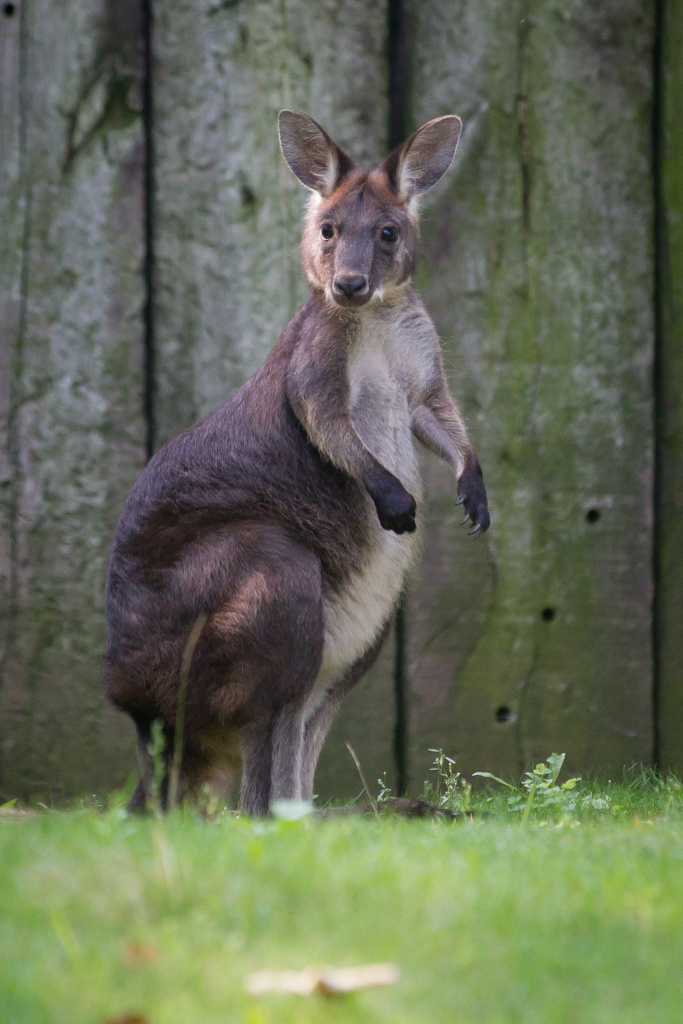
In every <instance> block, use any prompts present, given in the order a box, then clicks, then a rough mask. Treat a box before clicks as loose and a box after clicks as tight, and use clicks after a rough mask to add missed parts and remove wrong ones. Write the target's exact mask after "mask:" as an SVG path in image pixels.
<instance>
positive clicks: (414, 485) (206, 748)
mask: <svg viewBox="0 0 683 1024" xmlns="http://www.w3.org/2000/svg"><path fill="white" fill-rule="evenodd" d="M460 130H461V121H460V119H459V118H458V117H455V116H446V117H438V118H436V119H435V120H433V121H429V122H428V123H427V124H425V125H424V126H423V127H422V128H420V129H419V130H418V131H416V132H415V133H414V135H412V136H411V137H410V138H409V139H408V140H407V142H405V143H404V144H403V145H401V146H399V147H398V148H397V149H396V150H395V151H394V152H392V153H391V154H390V156H388V157H387V159H386V160H385V161H384V163H382V164H381V165H380V166H379V167H377V168H375V169H374V170H372V171H370V172H368V171H365V170H363V169H361V168H360V167H359V166H357V165H356V164H355V163H354V161H353V160H352V159H351V158H350V157H349V156H348V155H347V154H346V153H344V152H343V151H342V150H341V149H340V148H339V146H337V145H336V143H335V142H333V140H332V139H331V138H330V136H329V135H328V134H327V133H326V132H325V131H324V130H323V129H322V128H321V127H320V125H319V124H317V122H316V121H314V120H313V119H312V118H311V117H308V116H307V115H305V114H302V113H299V112H296V111H292V110H283V111H281V113H280V115H279V134H280V145H281V149H282V154H283V156H284V159H285V160H286V162H287V164H288V165H289V167H290V169H291V170H292V171H293V173H294V174H295V175H296V177H297V178H298V179H299V181H300V182H301V183H302V184H303V185H304V186H305V187H306V188H307V189H308V190H309V191H310V200H309V203H308V209H307V213H306V217H305V223H304V230H303V241H302V246H301V253H302V265H303V272H304V274H305V276H306V279H307V281H308V283H309V284H310V288H311V291H310V295H309V298H308V301H307V302H306V304H305V305H304V306H303V308H302V309H300V310H299V311H298V312H297V313H296V314H295V316H294V317H293V319H292V320H291V321H290V322H289V323H288V324H287V326H286V327H285V329H284V331H283V333H282V335H281V336H280V338H279V340H278V341H277V343H276V345H275V347H274V348H273V350H272V352H271V353H270V355H269V356H268V358H267V359H266V361H265V363H264V364H263V365H262V366H261V368H260V369H259V370H257V372H256V373H255V374H254V375H253V377H251V379H250V380H248V381H247V382H246V384H244V385H243V386H242V387H241V388H240V389H239V390H238V391H237V392H236V393H235V394H234V395H233V396H232V398H231V399H230V400H229V401H228V402H226V403H225V404H224V405H222V406H220V407H219V408H218V409H217V410H216V411H215V412H213V413H212V414H211V415H209V416H207V417H206V418H205V419H203V420H201V421H200V422H199V423H197V424H196V425H195V426H193V427H192V428H190V429H189V430H186V431H185V432H184V433H183V434H180V436H179V437H176V438H175V439H174V440H172V441H170V442H169V443H168V444H167V445H165V446H164V447H163V448H161V449H160V450H159V451H158V452H157V453H156V454H155V455H154V456H153V458H152V459H151V460H150V462H149V463H148V465H147V467H146V468H145V469H144V471H143V472H142V474H141V476H140V477H139V479H138V481H137V483H136V484H135V486H134V487H133V490H132V493H131V494H130V496H129V498H128V500H127V502H126V504H125V507H124V510H123V513H122V515H121V518H120V521H119V523H118V527H117V530H116V536H115V540H114V545H113V549H112V553H111V560H110V565H109V573H108V578H107V595H106V603H107V618H108V650H107V654H106V658H105V666H104V679H105V687H106V692H107V695H108V697H109V699H110V700H111V701H112V702H113V703H114V705H115V706H116V707H118V708H119V709H121V710H123V711H125V712H127V713H128V714H130V715H131V717H132V718H133V720H134V722H135V725H136V727H137V732H138V740H139V743H138V747H139V761H140V782H139V784H138V787H137V789H136V791H135V793H134V795H133V797H132V799H131V805H130V806H131V808H133V809H142V808H144V806H145V804H146V801H148V800H149V796H150V780H151V771H152V769H151V761H150V755H149V752H148V746H149V742H150V730H151V726H152V723H153V722H154V721H155V720H159V721H161V723H162V726H163V732H164V736H165V738H166V755H165V756H166V775H165V779H164V782H163V784H162V787H161V798H162V802H164V801H168V790H169V782H168V779H169V773H170V763H171V754H172V752H173V750H174V746H175V742H176V739H177V740H178V742H179V743H180V738H179V737H177V736H176V717H177V714H178V705H179V692H180V688H181V676H182V675H183V673H182V672H181V662H184V661H185V662H187V660H188V656H187V645H188V637H189V636H190V634H191V632H192V631H193V627H195V626H196V623H197V622H198V620H202V621H203V627H202V628H201V632H199V634H198V636H197V635H196V634H197V630H196V629H195V630H194V634H195V635H194V639H193V644H194V648H193V650H191V651H190V654H191V658H190V659H189V665H188V666H187V669H186V670H185V675H184V682H183V685H184V691H183V698H182V699H183V729H182V744H181V749H180V754H181V761H180V765H181V767H180V778H179V786H178V795H179V798H183V797H185V796H188V795H190V796H191V795H193V794H195V795H196V794H197V793H198V792H199V791H200V789H201V788H202V787H203V786H204V785H206V784H208V785H210V786H213V787H214V788H218V789H220V788H221V787H222V786H225V785H226V780H227V779H228V778H229V777H230V775H231V773H232V772H233V771H234V770H235V766H236V759H237V758H238V757H239V759H240V760H241V765H242V782H241V792H240V809H241V810H242V811H243V812H245V813H247V814H251V815H265V814H267V813H268V811H269V806H270V804H271V802H272V801H273V800H275V799H282V798H287V799H303V800H309V801H310V800H312V799H313V784H314V774H315V768H316V764H317V761H318V757H319V754H320V751H321V749H322V746H323V743H324V740H325V737H326V734H327V732H328V729H329V727H330V725H331V723H332V720H333V718H334V715H335V712H336V710H337V708H338V707H339V703H340V701H341V700H342V698H343V697H344V695H345V694H346V693H347V692H348V691H349V690H350V689H351V687H353V686H354V684H356V683H357V682H358V680H359V679H360V678H361V676H362V675H363V673H364V672H366V670H367V669H368V668H369V667H370V665H372V663H373V661H374V660H375V658H376V657H377V655H378V653H379V650H380V648H381V646H382V643H383V641H384V639H385V637H386V634H387V631H388V629H389V624H390V622H391V618H392V615H393V613H394V611H395V609H396V606H397V603H398V600H399V597H400V594H401V592H402V590H403V588H404V585H405V582H406V578H407V576H408V573H409V571H410V569H411V566H412V565H413V563H414V561H415V557H416V553H417V550H418V538H419V532H420V519H421V498H422V487H421V481H420V471H419V466H418V461H417V457H416V452H415V448H414V438H417V439H418V440H419V441H420V442H422V444H423V445H425V446H426V447H427V448H428V449H429V450H431V451H432V452H434V453H436V454H437V455H438V456H440V457H441V458H442V459H444V460H446V462H447V463H448V464H449V465H450V466H451V468H452V470H453V473H454V475H455V480H456V482H457V493H458V496H459V502H458V504H463V505H464V507H465V512H466V515H465V520H464V521H468V520H469V521H470V522H471V524H472V529H471V530H470V532H471V533H476V532H478V531H484V530H486V529H488V527H489V523H490V520H489V513H488V508H487V499H486V490H485V487H484V481H483V476H482V472H481V469H480V467H479V463H478V461H477V458H476V456H475V454H474V451H473V449H472V446H471V444H470V442H469V439H468V436H467V431H466V428H465V425H464V423H463V420H462V417H461V415H460V413H459V411H458V408H457V406H456V404H455V402H454V400H453V398H452V397H451V395H450V393H449V390H448V385H447V382H446V377H445V374H444V368H443V361H442V356H441V351H440V347H439V342H438V338H437V335H436V331H435V328H434V326H433V324H432V321H431V320H430V318H429V315H428V314H427V312H426V310H425V308H424V306H423V304H422V302H421V300H420V298H419V297H418V295H417V294H416V293H415V291H414V290H413V289H412V287H411V283H410V282H411V275H412V273H413V269H414V266H415V259H416V248H417V241H418V223H417V204H418V200H419V197H420V196H421V194H422V193H423V192H425V190H426V189H428V188H430V187H431V186H432V185H434V184H435V183H436V182H437V181H438V180H439V179H440V178H441V177H442V175H443V174H444V173H445V172H446V171H447V170H448V167H449V166H450V164H451V162H452V160H453V156H454V154H455V149H456V145H457V142H458V138H459V135H460ZM169 752H171V753H169ZM176 756H177V753H176Z"/></svg>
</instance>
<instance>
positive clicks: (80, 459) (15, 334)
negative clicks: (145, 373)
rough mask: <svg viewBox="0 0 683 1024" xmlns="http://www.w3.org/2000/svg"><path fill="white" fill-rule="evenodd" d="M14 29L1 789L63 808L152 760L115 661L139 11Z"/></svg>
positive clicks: (124, 8)
mask: <svg viewBox="0 0 683 1024" xmlns="http://www.w3.org/2000/svg"><path fill="white" fill-rule="evenodd" d="M0 30H1V31H2V37H1V40H0V47H1V52H2V56H3V64H2V115H3V116H2V147H3V153H2V175H3V180H2V185H1V187H0V228H1V230H0V235H1V236H2V237H1V241H0V244H1V245H2V251H1V253H0V266H1V267H2V273H3V289H2V290H3V293H4V297H5V301H4V302H3V306H2V309H1V311H0V316H1V318H2V319H1V320H0V352H1V356H0V364H1V366H2V374H1V379H2V399H1V401H0V418H1V422H2V431H3V434H2V463H1V465H0V488H1V490H0V500H1V507H0V515H1V516H2V527H3V535H4V536H5V538H7V540H6V542H5V546H4V547H3V549H2V551H1V552H0V572H1V574H2V592H1V599H2V612H1V613H0V644H1V650H0V657H1V673H2V674H1V678H0V792H1V794H2V796H3V797H14V796H26V795H28V794H32V795H34V796H35V795H38V794H42V795H43V796H48V797H49V796H50V795H51V794H52V795H54V794H59V793H60V792H67V793H68V792H83V791H84V789H86V788H88V789H90V790H91V791H92V790H94V789H97V788H104V787H110V786H111V785H113V784H117V783H121V782H122V781H123V780H124V779H125V777H126V776H127V774H128V772H129V771H130V769H131V767H132V763H133V761H132V756H131V755H132V744H131V736H130V732H131V730H130V728H129V726H128V725H127V724H126V723H124V722H123V720H122V719H121V718H119V717H118V716H115V715H114V714H113V712H110V711H109V710H107V709H106V707H105V704H104V698H103V694H102V687H101V682H100V662H101V658H102V653H103V650H104V634H105V625H104V580H105V573H106V564H107V558H108V553H109V547H110V543H111V538H112V535H113V529H114V525H115V522H116V519H117V517H118V514H119V512H120V509H121V505H122V503H123V500H124V498H125V495H126V493H127V491H128V489H129V487H130V485H131V484H132V481H133V479H134V477H135V475H136V473H137V472H138V470H139V468H140V467H141V465H142V463H143V460H144V428H143V424H142V422H141V415H140V410H141V398H140V393H141V359H142V344H141V322H140V307H141V303H142V282H141V276H140V262H141V256H142V252H141V243H142V230H141V225H142V214H141V205H142V198H141V180H142V178H141V167H142V136H141V130H140V114H139V95H138V94H139V89H138V78H139V74H138V67H137V41H138V5H137V3H135V2H133V0H126V2H124V3H120V4H118V5H116V7H115V6H114V5H111V4H109V3H106V2H105V0H66V2H65V3H62V4H60V5H58V6H57V5H54V4H51V3H49V2H47V0H24V2H18V3H17V4H16V5H15V13H14V15H13V16H12V17H11V18H10V17H7V16H4V17H3V18H2V21H1V24H0ZM5 275H7V277H6V276H5Z"/></svg>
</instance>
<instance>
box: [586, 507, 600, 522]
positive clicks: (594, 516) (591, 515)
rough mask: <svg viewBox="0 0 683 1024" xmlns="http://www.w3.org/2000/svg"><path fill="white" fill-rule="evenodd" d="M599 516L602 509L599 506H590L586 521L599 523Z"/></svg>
mask: <svg viewBox="0 0 683 1024" xmlns="http://www.w3.org/2000/svg"><path fill="white" fill-rule="evenodd" d="M599 518H600V509H599V508H589V509H588V511H587V512H586V522H587V523H597V521H598V519H599Z"/></svg>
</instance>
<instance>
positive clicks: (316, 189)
mask: <svg viewBox="0 0 683 1024" xmlns="http://www.w3.org/2000/svg"><path fill="white" fill-rule="evenodd" d="M461 128H462V122H461V121H460V118H459V117H455V116H454V115H448V116H446V117H437V118H435V119H434V120H433V121H428V122H427V124H425V125H423V126H422V128H419V129H418V130H417V131H416V132H415V133H414V135H411V136H410V138H409V139H408V140H407V141H406V142H404V143H403V145H401V146H399V147H398V148H397V149H395V150H394V151H393V153H391V154H390V155H389V156H388V157H387V159H386V160H385V161H384V163H382V164H380V166H379V167H376V168H375V169H374V170H373V171H365V170H363V169H362V168H361V167H359V166H358V165H357V164H355V163H354V161H353V160H352V159H351V158H350V157H349V156H347V155H346V153H344V152H343V151H342V150H341V149H340V148H339V146H337V144H336V143H335V142H334V141H333V140H332V139H331V138H330V136H329V135H328V134H327V132H325V131H324V130H323V129H322V128H321V127H320V125H319V124H318V123H317V122H316V121H314V120H313V118H312V117H308V115H307V114H301V113H299V112H298V111H295V110H282V111H280V117H279V132H280V146H281V148H282V154H283V156H284V158H285V160H286V161H287V163H288V165H289V167H290V169H291V170H292V172H293V173H294V174H295V175H296V177H297V178H298V179H299V181H300V182H301V183H302V184H303V185H305V186H306V188H308V189H310V190H311V200H310V203H309V207H308V213H307V215H306V221H305V225H304V233H303V240H302V246H301V252H302V264H303V270H304V274H305V275H306V278H307V280H308V282H309V284H310V285H311V286H312V287H313V288H315V289H317V290H320V291H322V292H324V293H325V296H326V297H327V299H328V301H330V302H333V303H336V304H337V305H338V306H342V307H347V308H348V307H358V306H364V305H365V304H366V303H367V302H369V301H370V300H371V299H376V300H377V299H379V300H380V301H381V300H382V299H383V298H384V297H385V295H387V296H388V295H389V294H391V293H392V292H394V291H395V290H396V289H398V288H401V286H403V285H406V284H407V283H408V282H409V280H410V277H411V274H412V273H413V270H414V267H415V258H416V252H417V239H418V225H417V200H418V197H419V196H420V195H421V193H423V192H425V191H426V190H427V189H428V188H431V186H432V185H435V184H436V182H437V181H438V180H439V178H441V177H442V175H443V174H445V173H446V171H447V170H448V168H449V167H450V164H451V161H452V160H453V156H454V154H455V148H456V146H457V144H458V139H459V137H460V129H461Z"/></svg>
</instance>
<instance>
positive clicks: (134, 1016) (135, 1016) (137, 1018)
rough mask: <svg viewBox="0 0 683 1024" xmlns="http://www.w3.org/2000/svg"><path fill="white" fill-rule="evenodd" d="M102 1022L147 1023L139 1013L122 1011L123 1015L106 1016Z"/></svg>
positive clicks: (112, 1023)
mask: <svg viewBox="0 0 683 1024" xmlns="http://www.w3.org/2000/svg"><path fill="white" fill-rule="evenodd" d="M102 1024H149V1021H148V1020H147V1018H146V1017H143V1016H142V1014H141V1013H124V1015H123V1017H108V1018H107V1020H103V1021H102Z"/></svg>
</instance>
